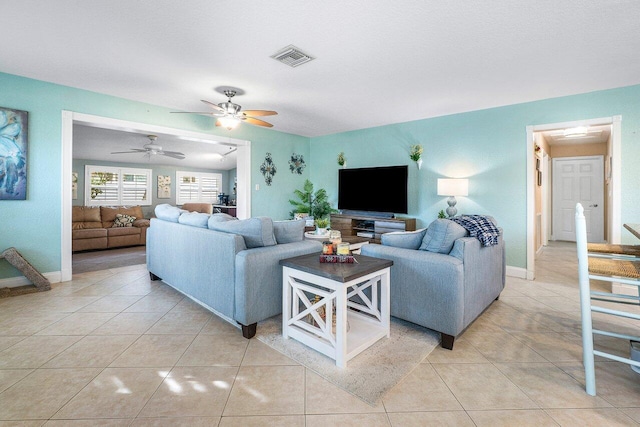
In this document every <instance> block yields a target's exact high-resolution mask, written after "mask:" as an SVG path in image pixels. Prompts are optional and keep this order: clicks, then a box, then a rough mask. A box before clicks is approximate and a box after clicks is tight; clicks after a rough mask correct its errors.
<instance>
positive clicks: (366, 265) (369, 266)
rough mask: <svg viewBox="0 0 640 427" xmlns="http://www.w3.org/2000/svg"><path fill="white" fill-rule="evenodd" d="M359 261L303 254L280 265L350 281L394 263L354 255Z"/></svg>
mask: <svg viewBox="0 0 640 427" xmlns="http://www.w3.org/2000/svg"><path fill="white" fill-rule="evenodd" d="M354 257H355V259H356V261H358V262H357V263H355V262H354V263H346V262H345V263H339V262H327V263H323V262H320V254H319V253H318V254H310V255H302V256H298V257H294V258H287V259H283V260H280V265H281V266H283V267H290V268H294V269H296V270H300V271H304V272H306V273H311V274H315V275H316V276H320V277H325V278H327V279H330V280H334V281H336V282H342V283H345V282H350V281H351V280H355V279H357V278H359V277H362V276H366V275H367V274H369V273H375V272H376V271H379V270H382V269H384V268H387V267H391V266H392V265H393V261H391V260H389V259H382V258H374V257H369V256H365V255H354Z"/></svg>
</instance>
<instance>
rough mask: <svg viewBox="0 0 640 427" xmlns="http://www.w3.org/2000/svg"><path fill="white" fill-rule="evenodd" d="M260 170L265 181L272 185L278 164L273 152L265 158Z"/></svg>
mask: <svg viewBox="0 0 640 427" xmlns="http://www.w3.org/2000/svg"><path fill="white" fill-rule="evenodd" d="M260 172H261V173H262V175H263V176H264V182H265V183H266V184H267V185H269V186H270V185H271V182H272V181H273V176H274V175H275V174H276V172H277V170H276V165H275V164H274V163H273V159H272V158H271V153H267V155H266V156H265V158H264V162H263V163H262V165H260Z"/></svg>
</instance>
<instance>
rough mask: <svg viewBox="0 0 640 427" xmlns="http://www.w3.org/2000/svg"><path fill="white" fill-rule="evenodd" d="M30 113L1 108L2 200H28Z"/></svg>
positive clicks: (0, 169) (0, 156)
mask: <svg viewBox="0 0 640 427" xmlns="http://www.w3.org/2000/svg"><path fill="white" fill-rule="evenodd" d="M28 128H29V113H27V112H26V111H22V110H12V109H10V108H3V107H0V200H26V199H27V145H28V141H29V139H28Z"/></svg>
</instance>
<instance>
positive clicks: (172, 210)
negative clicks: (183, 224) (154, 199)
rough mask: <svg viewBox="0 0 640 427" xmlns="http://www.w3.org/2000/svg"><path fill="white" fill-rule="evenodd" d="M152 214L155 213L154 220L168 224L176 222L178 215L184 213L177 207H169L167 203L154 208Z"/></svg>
mask: <svg viewBox="0 0 640 427" xmlns="http://www.w3.org/2000/svg"><path fill="white" fill-rule="evenodd" d="M154 212H155V213H156V218H158V219H162V220H164V221H170V222H178V218H180V214H181V213H183V212H186V211H185V210H182V209H180V208H179V207H177V206H171V205H170V204H168V203H162V204H160V205H157V206H156V208H155V210H154Z"/></svg>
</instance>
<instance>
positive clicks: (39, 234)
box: [0, 73, 640, 278]
mask: <svg viewBox="0 0 640 427" xmlns="http://www.w3.org/2000/svg"><path fill="white" fill-rule="evenodd" d="M0 106H2V107H7V108H13V109H20V110H26V111H28V112H29V149H28V150H29V151H28V166H27V168H28V172H27V173H28V180H29V181H28V188H27V200H26V201H0V250H2V249H4V248H7V247H11V246H14V247H16V248H17V249H18V250H19V251H20V252H22V253H23V254H24V255H25V256H26V257H27V259H28V260H29V261H30V262H31V263H32V264H34V266H35V267H36V268H37V269H39V270H40V271H42V272H52V271H59V270H60V223H61V218H60V213H61V200H60V199H61V191H60V190H61V182H60V176H61V166H60V165H61V152H62V143H61V132H62V130H61V123H62V120H61V116H62V110H70V111H74V112H80V113H85V114H93V115H98V116H104V117H110V118H115V119H121V120H128V121H133V122H140V123H147V124H153V125H160V126H166V127H173V128H178V129H186V130H191V131H197V132H204V133H211V134H217V135H223V136H230V137H232V138H237V139H243V140H249V141H251V146H252V158H251V191H250V194H251V206H252V212H251V213H252V215H253V216H271V217H273V218H274V219H284V218H287V217H288V214H289V211H290V205H289V203H288V200H289V199H290V198H292V197H293V191H294V190H295V189H298V188H301V187H302V185H303V183H304V180H305V179H306V178H309V179H311V181H312V182H313V183H314V185H315V186H316V188H320V187H324V188H325V189H326V190H327V191H328V194H329V197H330V199H331V201H332V202H333V204H334V205H335V204H336V200H337V169H338V164H337V161H336V157H337V155H338V153H339V152H340V151H344V153H345V156H346V158H347V166H348V167H350V168H352V167H366V166H381V165H400V164H408V165H410V168H409V170H410V174H409V193H410V202H409V213H408V216H412V217H416V218H418V220H419V221H418V223H419V226H420V227H424V226H426V225H428V224H429V223H430V222H431V221H432V220H433V219H434V218H435V217H436V215H437V212H438V211H439V210H440V209H443V208H445V207H446V202H445V200H444V198H442V197H438V196H436V179H437V178H439V177H445V176H446V177H449V176H453V177H468V178H469V179H470V184H469V196H468V197H459V198H458V199H459V201H458V208H459V211H460V212H461V213H486V214H491V215H493V216H495V217H496V218H497V220H498V221H499V223H500V225H501V226H502V227H503V228H504V231H505V240H506V242H507V264H508V265H511V266H515V267H525V265H526V261H525V260H526V223H525V222H526V184H525V183H526V179H525V170H526V167H525V159H526V143H525V141H526V129H525V128H526V126H527V125H536V124H545V123H556V122H564V121H573V120H582V119H590V118H598V117H609V116H613V115H621V116H622V165H621V167H622V223H625V222H636V223H637V222H639V221H640V191H638V190H637V189H638V187H639V184H640V170H639V168H638V167H637V162H638V160H639V159H640V141H639V134H640V86H631V87H626V88H620V89H613V90H607V91H599V92H593V93H588V94H582V95H576V96H569V97H563V98H555V99H548V100H544V101H538V102H531V103H526V104H518V105H513V106H507V107H501V108H493V109H488V110H481V111H474V112H469V113H463V114H455V115H450V116H444V117H437V118H432V119H425V120H418V121H413V122H407V123H401V124H396V125H389V126H381V127H377V128H370V129H364V130H359V131H353V132H346V133H341V134H336V135H329V136H323V137H317V138H311V139H310V138H306V137H301V136H297V135H292V134H286V133H282V132H277V131H273V130H270V129H264V128H258V127H255V126H240V127H239V128H238V129H235V130H233V131H231V132H228V131H226V130H224V129H220V128H216V127H215V126H214V122H213V120H211V119H210V118H208V117H204V116H199V115H182V114H169V111H170V110H169V109H166V108H163V107H158V106H153V105H149V104H144V103H140V102H134V101H130V100H126V99H122V98H116V97H111V96H107V95H102V94H98V93H94V92H88V91H85V90H80V89H75V88H70V87H65V86H60V85H55V84H51V83H46V82H42V81H37V80H31V79H27V78H22V77H18V76H12V75H8V74H2V73H0ZM418 143H419V144H422V145H423V147H424V150H425V151H424V155H423V160H424V164H423V165H422V169H421V170H420V171H418V170H417V167H416V166H415V163H414V162H412V161H410V159H409V155H408V152H409V146H410V145H412V144H418ZM266 153H271V155H272V157H273V160H274V163H275V165H276V167H277V173H276V175H275V177H274V179H273V183H272V185H271V186H267V185H266V184H265V181H264V178H263V177H262V175H261V174H260V172H259V168H260V165H261V164H262V162H263V161H264V158H265V155H266ZM292 153H296V154H302V155H303V156H304V159H305V161H306V162H307V167H306V168H305V169H304V171H303V173H302V174H301V175H298V174H292V173H291V172H290V171H289V165H288V161H289V159H290V156H291V154H292ZM256 185H257V186H259V189H258V190H256ZM386 191H387V189H386V188H384V187H381V197H388V195H387V194H386V193H385V192H386ZM622 236H623V238H624V239H625V241H626V242H632V243H635V242H634V240H633V238H632V237H631V236H629V234H628V233H626V232H624V231H623V232H622ZM19 275H20V274H19V273H18V272H17V271H15V270H14V269H13V268H12V267H10V266H8V265H7V264H6V262H5V261H0V278H6V277H14V276H19Z"/></svg>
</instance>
